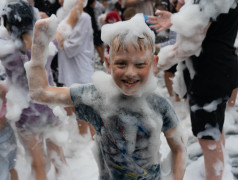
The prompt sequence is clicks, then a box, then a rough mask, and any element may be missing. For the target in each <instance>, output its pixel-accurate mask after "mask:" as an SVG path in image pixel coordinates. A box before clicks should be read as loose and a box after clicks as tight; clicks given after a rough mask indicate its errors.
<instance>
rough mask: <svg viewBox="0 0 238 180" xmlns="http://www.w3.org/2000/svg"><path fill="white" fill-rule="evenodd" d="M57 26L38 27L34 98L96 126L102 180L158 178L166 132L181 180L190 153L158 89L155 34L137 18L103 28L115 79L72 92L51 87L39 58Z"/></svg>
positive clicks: (100, 78)
mask: <svg viewBox="0 0 238 180" xmlns="http://www.w3.org/2000/svg"><path fill="white" fill-rule="evenodd" d="M54 21H56V20H54V18H53V17H51V18H50V19H48V20H41V21H38V22H37V23H36V25H35V30H34V39H33V45H32V60H31V62H29V63H27V64H26V65H25V68H26V70H27V74H28V83H29V87H30V91H31V98H33V99H34V100H36V101H40V102H44V103H48V104H62V105H66V106H72V105H74V107H75V109H76V115H77V116H78V119H83V120H85V121H88V122H90V123H91V124H92V125H93V126H94V128H95V130H96V142H97V145H98V150H99V151H98V152H99V157H98V158H97V160H98V166H99V171H100V178H99V179H106V180H108V179H120V180H121V179H146V180H150V179H151V180H157V179H160V155H159V147H160V138H159V137H160V132H161V130H162V131H163V132H164V134H165V136H166V138H167V141H168V144H169V146H170V148H171V150H172V154H173V165H174V166H173V174H174V179H176V180H182V179H183V175H184V170H185V162H186V150H185V146H184V143H183V138H182V135H181V134H180V131H179V127H178V126H177V125H178V120H177V117H176V115H175V113H174V111H173V109H172V107H171V106H170V104H169V103H168V102H167V101H166V100H165V99H164V98H162V97H161V96H159V95H158V92H157V91H156V90H155V88H156V78H155V77H154V75H153V68H154V67H156V65H157V63H158V57H157V56H154V55H153V51H154V34H153V32H152V31H151V30H150V29H149V28H148V27H147V25H146V24H145V20H144V17H143V16H142V15H141V14H139V15H136V16H135V17H133V18H132V19H131V20H129V21H125V22H118V23H114V24H108V25H105V26H103V28H102V39H103V40H104V42H106V43H107V44H109V46H110V53H109V54H110V56H109V58H106V59H105V61H106V65H107V70H108V72H109V74H111V76H110V75H106V74H104V73H103V72H99V73H96V74H95V75H94V77H93V80H94V84H87V85H75V86H73V87H71V88H66V87H62V88H59V87H50V86H49V85H48V82H47V78H46V77H47V76H46V73H45V70H44V57H45V56H42V55H41V56H39V53H41V54H42V53H45V51H46V47H47V45H48V44H47V43H45V42H44V41H42V39H49V40H50V39H51V38H52V37H50V35H49V34H50V33H51V32H52V29H53V28H54V27H53V22H54ZM132 28H134V29H132ZM43 31H44V32H43ZM48 32H50V33H48ZM47 33H48V34H47ZM128 37H129V40H128ZM38 77H39V78H38ZM102 82H103V83H102Z"/></svg>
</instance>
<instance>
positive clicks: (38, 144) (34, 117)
mask: <svg viewBox="0 0 238 180" xmlns="http://www.w3.org/2000/svg"><path fill="white" fill-rule="evenodd" d="M78 9H82V2H81V1H77V5H76V6H75V7H74V9H73V10H72V12H71V14H70V16H69V17H68V19H67V22H68V23H69V24H70V22H72V19H77V17H78V16H77V15H78V12H79V10H78ZM1 18H2V19H3V20H4V27H5V29H6V30H7V33H8V38H4V39H0V44H1V45H2V46H3V47H4V46H6V47H4V48H7V47H8V46H11V47H12V48H10V50H9V51H6V52H1V56H0V59H1V60H2V64H3V66H4V68H5V71H6V74H7V79H8V81H7V82H8V84H7V87H8V92H7V94H9V95H8V96H7V97H8V98H7V104H9V108H8V111H7V115H8V116H7V117H8V120H12V121H15V122H16V126H17V131H18V133H19V137H20V140H21V142H22V143H23V145H24V148H25V150H26V152H27V154H29V157H30V158H31V170H32V174H31V175H32V177H31V178H33V179H34V180H46V179H47V169H46V167H47V163H48V162H50V163H51V162H52V163H53V164H54V167H55V170H56V171H55V172H56V177H60V176H61V175H62V173H64V172H65V173H66V171H67V172H68V166H67V164H66V160H65V157H64V153H63V151H62V149H61V147H59V146H58V145H57V144H56V143H55V142H53V141H52V140H51V139H50V138H45V134H46V133H49V132H50V130H51V129H52V128H59V127H60V125H61V123H60V121H59V119H58V117H56V116H55V115H54V114H53V112H52V109H51V108H49V107H48V106H46V105H42V104H38V103H35V102H33V101H32V100H30V99H29V88H28V83H27V78H26V72H25V69H24V64H25V62H27V61H29V59H30V58H31V53H30V49H31V47H32V46H31V45H32V31H33V27H34V24H35V22H36V20H37V19H38V18H40V15H39V11H37V10H36V9H34V7H33V6H32V5H30V4H29V3H28V2H27V1H23V0H18V1H10V2H8V3H6V4H4V7H3V9H1ZM46 58H47V56H46ZM46 62H47V61H46ZM47 74H48V75H50V73H47ZM47 83H49V82H48V81H47ZM10 110H11V111H10ZM44 141H45V144H46V150H47V153H46V154H45V152H44V148H43V145H44Z"/></svg>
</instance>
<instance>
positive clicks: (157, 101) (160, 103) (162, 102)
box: [146, 88, 171, 109]
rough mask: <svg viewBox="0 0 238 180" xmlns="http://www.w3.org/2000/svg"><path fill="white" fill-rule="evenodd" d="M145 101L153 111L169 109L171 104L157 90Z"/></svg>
mask: <svg viewBox="0 0 238 180" xmlns="http://www.w3.org/2000/svg"><path fill="white" fill-rule="evenodd" d="M146 100H147V102H148V103H149V104H150V105H151V106H153V107H154V108H155V109H161V108H168V107H171V103H170V102H169V101H168V99H166V98H165V97H163V96H162V95H161V93H160V92H159V89H158V88H157V89H156V90H155V91H154V92H153V93H151V94H149V95H148V96H147V98H146Z"/></svg>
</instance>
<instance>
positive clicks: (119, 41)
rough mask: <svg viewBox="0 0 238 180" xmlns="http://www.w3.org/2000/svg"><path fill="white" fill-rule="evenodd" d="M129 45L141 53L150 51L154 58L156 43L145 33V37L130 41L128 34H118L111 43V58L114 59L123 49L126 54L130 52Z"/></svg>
mask: <svg viewBox="0 0 238 180" xmlns="http://www.w3.org/2000/svg"><path fill="white" fill-rule="evenodd" d="M129 45H131V46H132V47H134V48H135V50H139V51H142V50H145V51H146V50H149V51H151V55H152V56H153V52H154V41H153V39H152V38H151V37H150V36H149V35H147V34H145V33H143V37H137V38H133V39H130V40H128V38H127V33H126V34H118V35H117V36H115V37H114V38H113V39H112V41H111V44H110V51H109V56H110V57H112V55H113V53H114V52H118V51H119V50H121V49H122V50H123V51H125V52H128V46H129Z"/></svg>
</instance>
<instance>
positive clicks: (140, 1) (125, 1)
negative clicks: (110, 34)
mask: <svg viewBox="0 0 238 180" xmlns="http://www.w3.org/2000/svg"><path fill="white" fill-rule="evenodd" d="M154 3H155V0H121V4H122V8H125V7H133V8H135V10H136V13H143V14H145V15H151V16H153V15H154V12H155V10H154Z"/></svg>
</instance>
